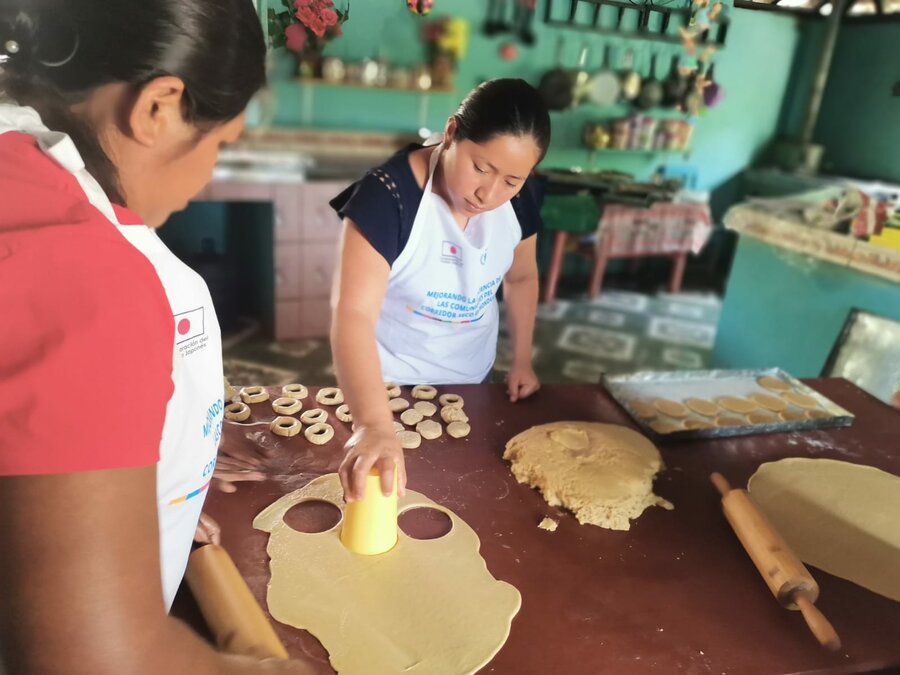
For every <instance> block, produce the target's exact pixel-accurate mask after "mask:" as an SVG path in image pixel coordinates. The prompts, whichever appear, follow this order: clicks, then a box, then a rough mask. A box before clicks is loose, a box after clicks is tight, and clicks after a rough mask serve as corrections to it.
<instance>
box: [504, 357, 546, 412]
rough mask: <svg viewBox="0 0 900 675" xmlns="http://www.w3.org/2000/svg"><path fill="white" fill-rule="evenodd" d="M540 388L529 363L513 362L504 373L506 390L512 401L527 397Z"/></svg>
mask: <svg viewBox="0 0 900 675" xmlns="http://www.w3.org/2000/svg"><path fill="white" fill-rule="evenodd" d="M540 388H541V382H540V380H538V376H537V375H536V374H535V372H534V368H532V367H531V364H530V363H513V365H512V368H510V369H509V372H508V373H507V374H506V392H507V393H508V394H509V400H510V401H511V402H513V403H515V402H516V401H518V400H519V399H521V398H528V397H529V396H531V395H532V394H533V393H534V392H536V391H537V390H538V389H540Z"/></svg>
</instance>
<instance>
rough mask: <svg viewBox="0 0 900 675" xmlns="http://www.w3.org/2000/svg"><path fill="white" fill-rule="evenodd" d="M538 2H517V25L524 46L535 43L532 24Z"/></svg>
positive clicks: (526, 0) (529, 0)
mask: <svg viewBox="0 0 900 675" xmlns="http://www.w3.org/2000/svg"><path fill="white" fill-rule="evenodd" d="M535 7H536V0H517V4H516V25H517V26H518V29H517V30H518V33H519V39H520V40H521V41H522V43H523V44H526V45H533V44H534V42H535V39H536V38H535V36H534V31H533V30H531V24H532V23H533V22H534V11H535Z"/></svg>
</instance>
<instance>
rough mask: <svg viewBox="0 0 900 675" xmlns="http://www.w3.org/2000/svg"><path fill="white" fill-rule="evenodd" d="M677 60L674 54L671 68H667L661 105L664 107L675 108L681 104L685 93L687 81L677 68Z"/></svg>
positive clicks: (678, 64)
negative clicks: (667, 72) (667, 73)
mask: <svg viewBox="0 0 900 675" xmlns="http://www.w3.org/2000/svg"><path fill="white" fill-rule="evenodd" d="M679 66H680V63H679V58H678V55H677V54H676V55H675V56H673V57H672V66H671V68H669V75H668V77H666V81H665V82H664V83H663V100H662V103H663V105H664V106H666V107H675V106H677V105H678V104H680V103H681V100H682V99H683V98H684V95H685V94H686V93H687V87H688V81H687V78H686V77H685V76H684V75H682V74H681V68H680V67H679Z"/></svg>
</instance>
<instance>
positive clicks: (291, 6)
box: [281, 0, 297, 12]
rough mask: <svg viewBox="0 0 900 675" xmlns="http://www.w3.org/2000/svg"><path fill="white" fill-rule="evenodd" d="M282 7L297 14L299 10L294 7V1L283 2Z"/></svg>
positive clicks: (286, 0) (283, 0)
mask: <svg viewBox="0 0 900 675" xmlns="http://www.w3.org/2000/svg"><path fill="white" fill-rule="evenodd" d="M281 4H282V6H283V7H284V8H285V9H286V10H287V11H289V12H296V11H297V9H296V8H295V7H294V1H293V0H281Z"/></svg>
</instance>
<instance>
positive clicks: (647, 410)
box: [628, 400, 659, 420]
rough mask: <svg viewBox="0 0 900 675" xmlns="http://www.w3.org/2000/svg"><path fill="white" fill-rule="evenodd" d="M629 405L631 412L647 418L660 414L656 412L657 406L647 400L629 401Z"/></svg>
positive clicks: (650, 418)
mask: <svg viewBox="0 0 900 675" xmlns="http://www.w3.org/2000/svg"><path fill="white" fill-rule="evenodd" d="M628 407H629V408H631V412H633V413H634V414H635V415H637V416H638V417H640V418H641V419H645V420H652V419H653V418H654V417H656V416H657V415H658V414H659V413H657V412H656V408H654V407H653V406H652V405H651V404H649V403H647V402H646V401H638V400H634V401H628Z"/></svg>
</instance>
